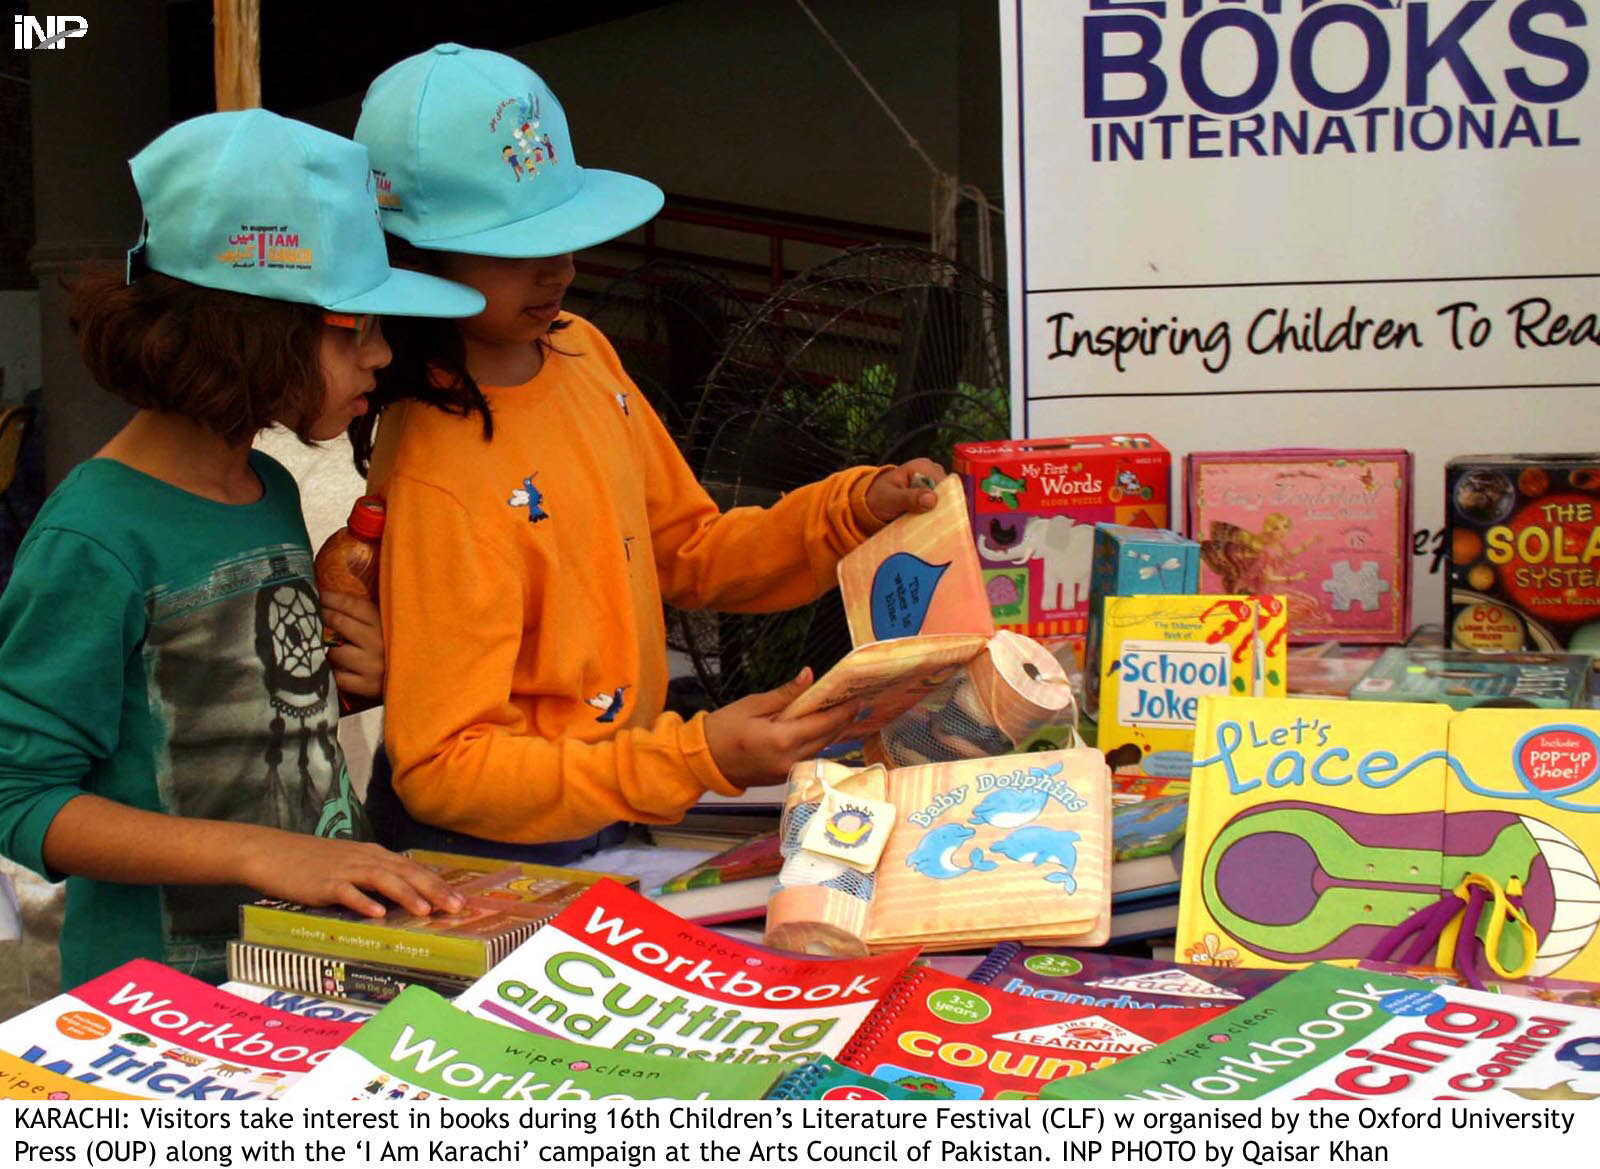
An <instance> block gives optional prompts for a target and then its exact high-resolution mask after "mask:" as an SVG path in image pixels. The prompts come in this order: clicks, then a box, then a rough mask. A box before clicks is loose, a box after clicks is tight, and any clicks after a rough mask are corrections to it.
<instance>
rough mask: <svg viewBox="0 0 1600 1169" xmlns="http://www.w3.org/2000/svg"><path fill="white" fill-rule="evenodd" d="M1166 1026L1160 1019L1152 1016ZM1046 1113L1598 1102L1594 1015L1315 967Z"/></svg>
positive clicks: (1084, 1080)
mask: <svg viewBox="0 0 1600 1169" xmlns="http://www.w3.org/2000/svg"><path fill="white" fill-rule="evenodd" d="M1162 1013H1164V1012H1162ZM1040 1095H1041V1096H1043V1097H1045V1098H1047V1099H1051V1100H1124V1099H1126V1100H1157V1101H1184V1102H1186V1103H1188V1102H1193V1101H1208V1100H1229V1101H1232V1100H1261V1099H1268V1098H1272V1099H1279V1098H1281V1099H1295V1100H1343V1101H1360V1102H1362V1103H1365V1104H1373V1105H1380V1104H1386V1103H1387V1102H1389V1101H1391V1100H1397V1099H1402V1098H1404V1099H1411V1100H1416V1099H1431V1100H1471V1101H1474V1102H1476V1103H1479V1104H1483V1105H1490V1106H1492V1105H1493V1104H1494V1103H1496V1102H1497V1101H1498V1102H1500V1103H1501V1104H1502V1106H1504V1105H1505V1104H1509V1103H1513V1102H1514V1101H1512V1100H1511V1099H1509V1097H1520V1098H1521V1099H1523V1100H1530V1101H1537V1100H1593V1099H1596V1098H1600V1011H1597V1010H1595V1009H1593V1008H1590V1007H1579V1006H1572V1005H1569V1004H1566V1003H1552V1002H1540V1001H1538V1000H1535V999H1528V998H1520V997H1517V996H1513V995H1503V994H1492V993H1489V992H1487V991H1478V990H1468V989H1466V988H1464V987H1459V986H1449V985H1444V986H1438V985H1434V984H1431V983H1426V982H1419V981H1417V980H1416V979H1411V978H1402V977H1400V976H1397V975H1389V974H1381V973H1376V972H1373V971H1368V970H1346V969H1342V968H1339V967H1335V966H1329V965H1317V966H1310V967H1307V968H1306V969H1304V970H1301V971H1297V972H1296V973H1293V974H1290V975H1289V976H1288V977H1286V978H1284V979H1283V980H1282V981H1281V982H1279V983H1278V984H1277V985H1276V986H1271V987H1268V988H1267V989H1266V990H1264V991H1262V992H1261V993H1260V994H1258V995H1256V996H1255V997H1254V998H1252V999H1251V1000H1250V1001H1249V1002H1248V1003H1245V1004H1244V1005H1243V1006H1240V1007H1236V1008H1235V1009H1234V1010H1232V1011H1229V1012H1228V1013H1227V1014H1225V1015H1223V1016H1222V1017H1220V1018H1218V1019H1215V1020H1213V1021H1212V1022H1211V1023H1209V1024H1208V1025H1206V1026H1204V1027H1202V1028H1200V1029H1198V1030H1196V1031H1194V1032H1192V1033H1190V1034H1188V1035H1184V1036H1181V1037H1180V1038H1178V1039H1176V1040H1173V1041H1172V1042H1169V1043H1163V1044H1162V1045H1161V1046H1159V1047H1156V1048H1154V1049H1152V1050H1150V1051H1146V1052H1143V1053H1142V1054H1139V1055H1135V1056H1132V1057H1131V1058H1129V1059H1127V1060H1124V1061H1123V1062H1122V1063H1120V1064H1118V1065H1116V1066H1115V1067H1110V1068H1106V1069H1104V1070H1102V1071H1095V1072H1092V1073H1091V1074H1089V1075H1086V1076H1082V1077H1080V1078H1078V1079H1075V1080H1058V1081H1056V1082H1055V1083H1052V1084H1050V1085H1048V1086H1047V1087H1046V1088H1045V1089H1044V1090H1043V1091H1042V1092H1041V1093H1040Z"/></svg>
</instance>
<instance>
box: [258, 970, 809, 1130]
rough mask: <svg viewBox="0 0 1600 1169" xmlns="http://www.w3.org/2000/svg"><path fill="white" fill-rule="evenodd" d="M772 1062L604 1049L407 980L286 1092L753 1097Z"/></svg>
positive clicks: (368, 1097) (384, 1099) (373, 1097)
mask: <svg viewBox="0 0 1600 1169" xmlns="http://www.w3.org/2000/svg"><path fill="white" fill-rule="evenodd" d="M781 1074H782V1069H781V1068H780V1067H778V1066H777V1065H776V1064H759V1063H742V1064H727V1063H721V1064H718V1063H698V1064H696V1065H695V1066H694V1068H693V1069H692V1070H691V1069H687V1068H684V1067H683V1066H682V1064H680V1063H678V1062H676V1061H674V1060H671V1059H664V1058H662V1057H661V1056H658V1055H632V1054H628V1053H624V1052H611V1053H609V1054H607V1055H605V1056H603V1057H602V1056H600V1055H599V1054H598V1053H597V1052H596V1051H595V1049H594V1048H592V1047H589V1046H587V1045H586V1044H582V1043H574V1042H572V1041H571V1040H570V1039H552V1038H550V1037H549V1036H546V1035H532V1034H529V1033H528V1032H526V1031H521V1030H517V1029H515V1028H512V1027H504V1026H501V1025H500V1024H498V1023H488V1022H485V1021H483V1020H482V1019H473V1018H469V1017H467V1016H466V1015H463V1014H462V1013H461V1012H460V1011H458V1010H456V1009H455V1008H454V1007H452V1006H451V1005H450V1004H449V1003H447V1002H445V1000H444V999H442V998H440V997H439V996H438V995H436V994H434V993H433V992H432V991H431V990H425V989H423V988H422V987H420V986H413V987H410V988H408V989H406V990H404V991H401V992H400V995H399V997H398V998H396V999H395V1000H394V1002H392V1003H390V1004H389V1005H388V1006H386V1007H384V1008H383V1010H381V1011H379V1012H378V1014H377V1015H375V1016H374V1017H373V1019H372V1020H371V1021H370V1022H368V1023H367V1024H366V1025H365V1026H363V1027H362V1028H361V1029H360V1030H359V1031H357V1032H356V1033H355V1034H354V1035H352V1036H351V1037H350V1038H349V1039H348V1040H347V1041H346V1042H345V1043H344V1045H343V1046H342V1047H339V1048H338V1049H337V1050H335V1051H333V1052H330V1053H329V1055H328V1058H327V1059H325V1060H323V1061H322V1063H320V1064H318V1065H317V1067H316V1069H315V1070H313V1071H312V1072H311V1073H310V1074H309V1075H307V1076H306V1077H305V1078H304V1079H303V1080H301V1081H300V1082H299V1083H298V1084H296V1085H295V1086H294V1088H293V1089H292V1090H291V1091H290V1092H289V1093H287V1096H286V1098H287V1099H291V1100H304V1101H306V1102H308V1103H309V1102H311V1101H317V1100H321V1101H328V1100H360V1101H365V1102H368V1103H388V1102H390V1101H395V1100H511V1101H516V1102H524V1101H534V1100H579V1101H588V1100H759V1099H761V1097H762V1096H764V1095H765V1094H766V1092H767V1089H768V1088H770V1087H771V1086H772V1085H773V1083H774V1082H775V1081H776V1080H777V1079H778V1077H779V1076H780V1075H781Z"/></svg>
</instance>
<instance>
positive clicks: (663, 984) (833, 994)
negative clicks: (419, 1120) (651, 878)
mask: <svg viewBox="0 0 1600 1169" xmlns="http://www.w3.org/2000/svg"><path fill="white" fill-rule="evenodd" d="M914 957H915V952H914V951H904V952H901V953H899V954H886V955H883V956H882V957H877V958H866V959H862V960H861V961H858V962H828V961H823V960H818V959H814V958H803V957H800V956H797V955H788V954H773V953H771V952H768V951H765V950H760V949H757V948H756V947H754V946H748V945H745V944H744V943H742V942H738V941H735V940H734V939H732V938H727V937H723V936H722V935H720V934H715V933H712V932H711V931H710V930H706V929H701V928H700V927H699V926H697V925H694V924H692V923H690V922H686V921H684V920H683V919H682V918H680V917H675V916H674V915H673V914H670V913H668V912H667V911H666V910H664V909H661V908H660V907H658V906H656V905H654V904H652V903H651V902H649V901H646V900H645V899H644V898H643V897H640V896H639V895H638V894H636V893H631V892H629V891H628V890H626V889H624V888H622V887H621V886H620V885H616V884H614V883H612V882H609V881H606V882H602V883H601V884H599V885H597V886H595V888H594V889H592V890H591V891H590V892H588V893H586V894H585V895H584V896H583V897H581V898H580V899H579V900H577V901H575V902H573V903H572V905H570V906H569V907H567V908H566V909H565V910H563V911H562V912H561V913H560V914H559V915H558V916H557V917H556V919H555V920H554V921H552V922H551V923H550V924H549V925H547V926H545V927H544V928H543V929H541V930H540V931H539V932H538V933H536V934H534V935H533V937H531V938H529V939H528V940H527V941H526V942H524V943H523V944H522V945H521V946H519V947H518V948H517V950H516V952H515V953H513V954H512V955H511V957H509V958H507V959H506V960H505V961H504V962H502V963H501V964H500V965H499V966H497V967H495V968H494V969H493V970H491V971H490V972H489V973H488V974H486V975H484V976H483V977H482V978H481V979H479V980H478V981H477V982H475V983H473V985H472V986H471V987H470V988H468V990H467V991H466V993H464V994H463V995H462V996H461V997H460V998H458V999H457V1000H456V1006H457V1007H460V1008H462V1009H464V1010H466V1011H468V1012H470V1013H472V1014H474V1015H477V1016H478V1017H479V1018H483V1019H489V1020H491V1021H493V1022H497V1023H506V1024H510V1025H511V1026H513V1027H520V1028H522V1029H523V1030H525V1031H533V1032H536V1033H539V1034H545V1035H553V1036H556V1037H557V1038H561V1039H574V1040H577V1041H578V1042H580V1043H589V1044H594V1045H597V1046H599V1047H608V1048H613V1049H615V1050H617V1051H621V1052H629V1053H636V1054H643V1055H654V1056H668V1057H674V1058H680V1059H687V1060H694V1061H697V1066H698V1061H709V1062H712V1063H729V1064H744V1063H753V1064H778V1063H804V1062H806V1061H807V1060H808V1059H811V1058H813V1057H815V1056H817V1055H819V1054H821V1055H837V1054H838V1052H839V1049H840V1048H842V1047H843V1046H844V1045H845V1043H846V1042H847V1041H848V1040H849V1038H850V1036H851V1035H852V1034H853V1033H854V1032H855V1029H856V1028H857V1027H858V1026H860V1024H861V1022H862V1020H863V1019H865V1018H866V1017H867V1014H868V1013H869V1012H870V1011H871V1010H872V1008H873V1007H874V1006H875V1005H876V1004H877V1002H878V999H879V998H881V997H882V996H883V994H884V993H885V992H886V991H887V990H888V989H889V986H890V985H891V984H892V983H893V981H894V979H895V977H896V976H897V975H898V974H899V973H900V972H901V971H902V970H904V969H905V968H906V967H907V966H908V965H910V963H911V960H912V959H913V958H914Z"/></svg>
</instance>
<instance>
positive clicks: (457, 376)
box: [348, 235, 567, 475]
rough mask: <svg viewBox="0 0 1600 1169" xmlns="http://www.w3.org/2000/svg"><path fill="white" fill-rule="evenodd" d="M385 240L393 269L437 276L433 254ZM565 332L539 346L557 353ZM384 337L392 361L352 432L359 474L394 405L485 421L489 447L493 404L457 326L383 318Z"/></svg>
mask: <svg viewBox="0 0 1600 1169" xmlns="http://www.w3.org/2000/svg"><path fill="white" fill-rule="evenodd" d="M386 238H387V239H388V242H389V264H390V266H391V267H394V268H410V269H413V270H414V271H419V272H430V273H434V274H437V267H438V264H437V259H436V257H435V255H434V254H432V253H430V252H428V251H427V250H425V249H423V248H419V247H416V246H414V245H413V244H411V243H410V242H409V241H407V240H403V239H401V238H400V237H399V236H396V235H390V236H388V237H386ZM566 327H567V322H566V321H555V322H553V323H552V324H551V325H550V329H549V332H547V333H546V334H545V335H544V336H543V337H540V338H539V342H538V343H539V344H540V345H541V346H543V347H544V348H545V350H546V351H547V352H548V351H554V350H555V345H554V344H553V343H552V342H551V341H550V335H551V334H554V333H558V332H560V331H561V330H562V329H564V328H566ZM383 335H384V338H385V339H386V340H387V341H388V342H389V348H390V349H391V350H392V351H393V353H394V359H393V360H392V361H390V363H389V365H388V367H387V368H385V369H380V370H379V371H378V373H377V381H378V388H377V389H376V390H374V391H373V392H372V393H371V394H369V395H368V396H367V400H368V402H369V403H370V405H371V409H370V410H369V411H368V412H367V413H365V414H362V415H358V416H357V417H356V418H355V419H353V420H352V421H351V423H350V426H349V429H348V433H349V435H350V446H351V450H352V453H353V455H354V458H355V464H356V470H357V471H358V472H360V473H361V474H362V475H365V474H366V473H367V471H368V469H369V467H370V464H371V462H372V448H373V443H374V436H375V434H376V431H377V426H378V420H379V419H380V418H381V417H382V416H383V410H384V407H386V406H389V405H391V404H392V403H395V402H404V401H416V402H422V403H424V404H426V405H429V406H434V407H436V408H438V409H440V410H443V411H444V412H445V413H446V414H455V415H458V416H460V417H462V418H470V417H472V416H473V415H477V416H478V417H479V418H481V419H482V420H483V440H484V441H485V442H488V441H489V440H491V439H492V438H494V414H493V412H492V411H491V410H490V409H489V399H488V398H486V397H485V396H484V393H483V390H482V389H480V388H479V386H478V383H477V382H476V381H475V380H473V377H472V375H471V374H470V373H468V372H467V347H466V343H465V342H464V341H462V339H461V331H460V329H458V328H457V322H456V321H453V320H440V319H437V318H434V317H385V318H384V319H383Z"/></svg>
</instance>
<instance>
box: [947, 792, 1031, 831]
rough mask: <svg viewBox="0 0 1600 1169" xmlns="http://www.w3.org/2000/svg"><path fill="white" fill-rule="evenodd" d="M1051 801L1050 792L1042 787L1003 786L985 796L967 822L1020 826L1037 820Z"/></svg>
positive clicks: (1008, 826)
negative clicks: (1021, 788) (1024, 788)
mask: <svg viewBox="0 0 1600 1169" xmlns="http://www.w3.org/2000/svg"><path fill="white" fill-rule="evenodd" d="M1049 801H1050V795H1049V793H1048V792H1046V791H1044V790H1043V789H1042V788H1034V789H1032V790H1031V791H1018V790H1016V789H1015V788H1009V787H1007V788H1001V789H1000V790H999V791H994V792H990V793H989V794H988V795H986V796H984V797H983V799H982V800H981V801H980V802H979V804H978V806H977V807H976V808H974V809H972V816H971V817H970V818H969V819H968V820H967V823H968V824H988V825H991V826H993V827H995V828H1020V827H1022V826H1023V825H1024V824H1031V823H1032V822H1033V821H1034V820H1036V819H1037V818H1038V816H1039V813H1040V812H1042V811H1044V806H1045V804H1047V803H1048V802H1049Z"/></svg>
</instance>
